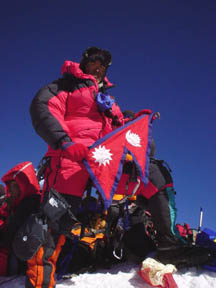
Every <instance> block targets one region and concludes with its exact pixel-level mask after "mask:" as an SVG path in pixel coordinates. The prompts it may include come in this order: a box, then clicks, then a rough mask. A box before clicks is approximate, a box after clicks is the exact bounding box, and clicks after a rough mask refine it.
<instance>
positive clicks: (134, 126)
mask: <svg viewBox="0 0 216 288" xmlns="http://www.w3.org/2000/svg"><path fill="white" fill-rule="evenodd" d="M151 130H152V115H149V114H144V115H141V116H140V117H138V118H136V119H135V120H133V121H130V122H128V123H127V124H125V125H124V126H121V127H119V128H118V129H116V130H114V131H112V132H111V133H109V134H107V135H106V136H105V137H103V138H101V139H99V140H98V141H96V142H95V143H94V144H93V145H92V146H91V147H89V149H90V152H89V154H88V157H87V159H84V160H83V163H84V165H85V167H86V169H87V171H88V173H89V175H90V177H91V179H92V181H93V183H94V185H95V187H96V189H97V190H98V191H99V192H100V194H101V196H102V197H103V200H104V205H105V209H107V208H108V207H109V206H110V204H111V203H112V198H113V195H114V194H115V191H116V188H117V185H118V183H119V180H120V177H121V174H122V169H123V163H124V160H125V157H126V154H127V153H129V154H131V155H132V156H133V160H134V161H135V163H136V165H137V168H138V169H139V172H140V179H141V181H142V182H143V183H144V184H147V182H148V164H149V153H150V146H151V140H152V133H151Z"/></svg>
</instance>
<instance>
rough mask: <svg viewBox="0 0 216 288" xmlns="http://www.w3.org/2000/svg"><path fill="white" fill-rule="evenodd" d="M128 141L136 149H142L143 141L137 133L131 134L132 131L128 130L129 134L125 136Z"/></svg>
mask: <svg viewBox="0 0 216 288" xmlns="http://www.w3.org/2000/svg"><path fill="white" fill-rule="evenodd" d="M125 137H126V140H127V141H128V142H129V143H130V144H131V145H132V146H135V147H141V144H140V142H141V139H140V136H139V135H138V134H136V133H131V130H128V132H127V133H126V135H125Z"/></svg>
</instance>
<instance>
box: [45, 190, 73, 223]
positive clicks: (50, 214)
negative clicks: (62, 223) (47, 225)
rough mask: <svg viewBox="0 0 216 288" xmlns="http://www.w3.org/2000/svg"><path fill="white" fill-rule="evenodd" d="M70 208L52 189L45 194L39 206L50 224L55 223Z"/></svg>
mask: <svg viewBox="0 0 216 288" xmlns="http://www.w3.org/2000/svg"><path fill="white" fill-rule="evenodd" d="M70 208H71V206H70V205H69V204H68V202H67V201H66V200H65V198H64V197H63V196H61V194H60V193H58V192H57V191H56V190H55V189H54V188H51V189H50V190H49V192H47V193H45V195H44V199H43V202H42V204H41V211H42V213H43V215H45V216H47V218H48V219H49V220H50V221H51V222H57V221H58V220H59V219H60V218H61V217H62V216H63V215H64V214H66V213H67V212H69V211H70Z"/></svg>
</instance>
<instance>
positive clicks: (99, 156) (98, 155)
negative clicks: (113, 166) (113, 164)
mask: <svg viewBox="0 0 216 288" xmlns="http://www.w3.org/2000/svg"><path fill="white" fill-rule="evenodd" d="M92 154H93V156H92V158H94V159H95V163H97V162H98V163H99V166H101V165H102V164H103V165H104V166H106V164H110V163H109V161H110V160H112V157H111V156H112V155H113V154H112V153H110V149H106V147H105V146H101V145H99V147H98V148H95V149H94V151H93V152H92Z"/></svg>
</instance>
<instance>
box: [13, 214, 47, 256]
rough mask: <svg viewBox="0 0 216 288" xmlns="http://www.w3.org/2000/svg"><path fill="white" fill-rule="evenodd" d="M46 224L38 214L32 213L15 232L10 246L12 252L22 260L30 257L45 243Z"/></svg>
mask: <svg viewBox="0 0 216 288" xmlns="http://www.w3.org/2000/svg"><path fill="white" fill-rule="evenodd" d="M47 235H48V226H47V224H45V223H44V221H43V219H42V218H41V216H40V214H32V215H30V216H29V217H28V219H27V220H26V222H25V223H24V224H23V225H22V226H21V227H20V228H19V230H18V232H17V233H16V235H15V237H14V239H13V242H12V248H13V251H14V254H15V255H16V256H17V258H19V259H20V260H22V261H26V260H29V259H31V258H32V257H33V256H34V255H35V254H36V253H37V251H38V250H39V248H40V247H41V245H43V244H44V243H46V239H47Z"/></svg>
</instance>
